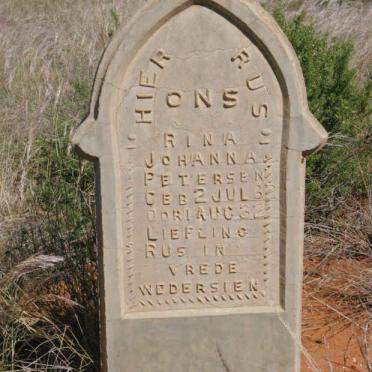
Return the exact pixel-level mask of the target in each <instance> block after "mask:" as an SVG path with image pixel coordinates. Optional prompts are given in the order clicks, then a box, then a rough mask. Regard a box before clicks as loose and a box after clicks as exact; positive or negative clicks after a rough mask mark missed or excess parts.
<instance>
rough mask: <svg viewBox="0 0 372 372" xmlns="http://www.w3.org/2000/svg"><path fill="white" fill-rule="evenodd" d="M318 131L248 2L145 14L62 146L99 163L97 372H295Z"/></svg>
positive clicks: (110, 57) (286, 47) (221, 1)
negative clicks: (308, 192) (308, 189)
mask: <svg viewBox="0 0 372 372" xmlns="http://www.w3.org/2000/svg"><path fill="white" fill-rule="evenodd" d="M326 138H327V134H326V132H325V131H324V129H323V128H322V127H321V126H320V124H319V123H318V122H317V121H316V120H315V119H314V117H313V116H312V115H311V113H310V112H309V110H308V106H307V99H306V92H305V87H304V82H303V77H302V74H301V70H300V67H299V64H298V61H297V58H296V56H295V53H294V51H293V49H292V47H291V45H290V44H289V42H288V41H287V39H286V37H285V36H284V35H283V33H282V32H281V30H280V29H279V28H278V26H277V25H276V24H275V22H274V21H273V20H272V18H271V17H270V16H269V15H268V14H267V13H266V12H265V11H264V10H263V9H262V8H261V7H260V6H259V5H258V4H256V2H254V1H241V0H199V1H191V0H187V1H186V0H161V1H152V2H150V4H149V5H148V6H146V7H145V8H144V9H143V10H142V11H140V12H139V13H138V14H137V15H136V16H135V17H133V18H132V20H131V21H130V22H129V23H128V24H126V25H125V26H124V27H123V28H122V29H121V30H120V31H118V32H117V34H116V35H115V37H114V39H113V40H112V42H111V44H110V45H109V47H108V49H107V51H106V52H105V55H104V57H103V60H102V61H101V64H100V67H99V70H98V72H97V76H96V81H95V85H94V91H93V95H92V103H91V109H90V114H89V116H88V117H87V119H86V120H85V121H84V122H83V123H82V125H81V126H80V127H78V128H77V130H76V131H75V133H74V136H73V142H74V143H75V144H77V145H78V147H79V149H80V150H81V152H82V153H83V154H85V155H86V156H87V157H88V158H90V159H94V160H95V161H96V164H97V186H98V190H99V191H98V196H99V199H98V200H99V206H98V207H99V208H98V209H99V226H100V227H101V228H100V241H101V246H100V266H101V268H102V270H101V300H102V344H103V351H104V353H103V368H104V370H108V371H110V372H111V371H118V372H119V371H126V372H131V371H144V372H145V371H148V372H156V371H159V372H168V371H180V372H186V371H191V372H199V371H203V372H208V371H210V372H212V371H213V372H218V371H221V372H222V371H239V372H240V371H249V372H255V371H270V372H280V371H283V372H291V371H299V360H300V323H301V282H302V246H303V220H304V178H305V161H304V158H303V156H304V154H307V153H310V152H311V151H314V150H316V149H318V148H320V147H321V146H322V144H324V142H325V140H326Z"/></svg>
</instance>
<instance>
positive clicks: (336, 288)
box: [303, 200, 372, 371]
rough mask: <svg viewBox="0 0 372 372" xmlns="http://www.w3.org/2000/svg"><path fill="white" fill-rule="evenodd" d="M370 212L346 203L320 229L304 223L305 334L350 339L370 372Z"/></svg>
mask: <svg viewBox="0 0 372 372" xmlns="http://www.w3.org/2000/svg"><path fill="white" fill-rule="evenodd" d="M371 206H372V204H371V203H369V202H368V201H365V202H358V201H356V200H349V203H347V204H346V203H345V205H344V206H343V208H341V209H340V210H339V211H338V212H336V213H335V214H334V215H333V216H331V218H328V219H327V220H326V221H324V223H318V224H310V223H308V224H307V234H306V250H305V273H304V274H305V275H304V314H303V319H304V321H303V332H304V334H306V335H307V334H314V333H315V334H320V333H323V334H327V337H328V338H331V339H332V338H337V337H340V336H339V335H340V334H347V335H351V336H350V337H351V338H352V337H354V338H355V339H356V340H357V343H358V345H359V351H358V354H360V355H361V359H362V362H363V363H364V368H365V369H363V370H361V371H364V370H365V371H372V369H371V367H372V366H371V360H372V333H371V332H370V323H371V319H372V317H371V316H372V242H371V238H372V214H371ZM345 331H346V333H345ZM331 351H332V350H331ZM315 357H316V356H315ZM333 368H334V364H332V363H330V367H329V370H330V371H332V370H333ZM335 370H338V369H335ZM340 370H341V369H340ZM346 370H347V369H346ZM358 370H359V369H358Z"/></svg>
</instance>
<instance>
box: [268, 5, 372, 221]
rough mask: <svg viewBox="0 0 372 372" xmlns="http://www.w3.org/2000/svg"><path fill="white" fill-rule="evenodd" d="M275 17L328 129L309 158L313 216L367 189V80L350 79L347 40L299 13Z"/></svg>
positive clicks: (371, 150) (312, 107) (352, 75)
mask: <svg viewBox="0 0 372 372" xmlns="http://www.w3.org/2000/svg"><path fill="white" fill-rule="evenodd" d="M274 17H275V18H276V20H277V22H278V23H279V25H280V26H281V27H282V29H283V31H284V32H285V33H286V35H287V37H288V39H289V40H290V42H291V43H292V45H293V47H294V49H295V51H296V53H297V56H298V58H299V60H300V63H301V66H302V70H303V73H304V77H305V82H306V87H307V94H308V99H309V106H310V110H311V111H312V113H313V114H314V115H315V116H316V118H317V119H318V120H319V121H320V122H321V123H322V124H323V126H324V127H325V128H326V130H327V131H328V132H329V134H330V138H329V142H328V144H327V146H326V147H325V148H324V149H323V150H322V151H321V152H319V153H317V154H314V155H312V156H310V157H309V158H308V168H307V198H308V200H307V205H308V206H309V208H308V211H309V217H311V218H313V219H314V218H315V219H316V218H317V217H319V216H320V215H322V214H323V213H325V214H327V213H328V212H331V211H332V210H334V209H336V208H337V206H338V205H339V203H340V202H341V201H343V200H344V199H345V198H347V197H350V196H354V197H364V196H366V194H367V192H368V189H369V187H370V184H371V179H370V173H371V172H370V169H369V168H368V163H369V161H370V159H371V155H372V146H371V125H370V122H369V121H370V117H371V101H370V94H371V87H372V81H371V79H369V81H367V82H366V83H365V84H364V85H363V86H361V87H359V86H357V84H356V83H355V71H354V70H353V69H351V68H350V67H349V64H350V57H351V54H352V51H353V47H352V44H351V43H350V42H348V41H342V40H331V41H330V40H329V37H328V35H324V34H320V33H319V32H317V31H316V29H315V28H314V27H313V26H312V25H308V24H306V23H305V15H304V14H301V15H298V16H296V17H294V18H293V19H290V20H289V19H286V17H285V16H284V14H283V12H282V11H281V10H280V9H276V10H275V11H274Z"/></svg>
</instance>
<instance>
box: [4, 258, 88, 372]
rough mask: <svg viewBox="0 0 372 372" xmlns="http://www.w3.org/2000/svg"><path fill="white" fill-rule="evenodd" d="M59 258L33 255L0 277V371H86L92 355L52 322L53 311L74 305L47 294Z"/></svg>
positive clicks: (66, 300)
mask: <svg viewBox="0 0 372 372" xmlns="http://www.w3.org/2000/svg"><path fill="white" fill-rule="evenodd" d="M61 261H63V258H61V257H56V256H43V255H38V256H33V257H29V258H28V259H27V260H25V261H23V262H21V263H20V264H19V265H17V266H15V267H14V268H13V269H12V270H11V271H9V272H8V273H6V274H5V275H4V276H3V277H2V278H1V279H0V370H1V371H4V372H5V371H13V372H14V371H29V372H33V371H35V372H41V371H52V370H54V371H57V370H58V371H71V370H72V367H71V366H72V365H75V366H78V368H76V369H75V370H86V367H88V366H89V365H91V364H92V359H91V358H90V356H89V355H88V354H87V352H86V351H85V350H84V349H83V348H82V346H81V345H80V344H79V341H78V340H77V339H76V338H75V337H74V334H73V333H72V332H71V329H70V328H69V327H68V326H67V325H63V324H57V323H56V322H55V321H54V320H53V319H54V318H55V316H54V314H53V312H54V311H55V309H56V308H58V309H61V311H62V310H63V309H65V310H67V309H71V308H73V307H75V306H78V305H77V304H76V303H74V302H73V301H70V300H68V299H66V298H65V297H62V296H57V295H51V294H48V293H46V291H45V288H47V287H48V284H49V281H50V279H51V277H52V275H51V273H48V272H47V271H46V270H47V269H52V268H54V266H55V265H56V264H58V263H59V262H61Z"/></svg>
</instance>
